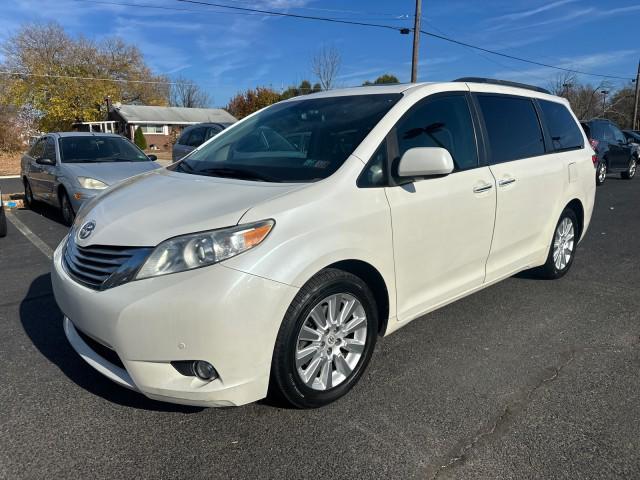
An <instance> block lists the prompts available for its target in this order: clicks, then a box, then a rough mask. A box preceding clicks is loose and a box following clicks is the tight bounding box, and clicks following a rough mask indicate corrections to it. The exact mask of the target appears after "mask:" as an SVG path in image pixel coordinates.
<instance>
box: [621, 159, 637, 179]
mask: <svg viewBox="0 0 640 480" xmlns="http://www.w3.org/2000/svg"><path fill="white" fill-rule="evenodd" d="M637 168H638V159H636V157H631V160H629V167H628V168H627V171H626V172H622V178H624V179H627V180H631V179H632V178H633V177H635V176H636V169H637Z"/></svg>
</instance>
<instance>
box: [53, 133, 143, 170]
mask: <svg viewBox="0 0 640 480" xmlns="http://www.w3.org/2000/svg"><path fill="white" fill-rule="evenodd" d="M59 144H60V159H61V160H62V162H63V163H95V162H149V161H151V160H149V157H147V156H146V155H145V154H144V152H143V151H142V150H140V149H139V148H138V147H136V146H135V145H134V144H133V143H131V142H130V141H129V140H126V139H124V138H122V137H104V136H102V137H101V136H89V135H87V136H77V137H62V138H60V140H59Z"/></svg>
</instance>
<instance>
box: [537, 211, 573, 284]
mask: <svg viewBox="0 0 640 480" xmlns="http://www.w3.org/2000/svg"><path fill="white" fill-rule="evenodd" d="M578 240H579V235H578V218H577V217H576V214H575V212H574V211H573V210H571V209H570V208H565V209H564V211H563V212H562V214H561V215H560V220H558V223H557V224H556V228H555V229H554V231H553V240H552V241H551V247H550V248H549V254H548V255H547V261H546V263H545V264H544V265H543V266H542V267H540V268H538V269H537V270H536V273H538V275H539V276H540V277H542V278H547V279H550V280H554V279H556V278H560V277H563V276H564V275H565V274H566V273H567V272H568V271H569V269H570V268H571V265H572V264H573V259H574V257H575V254H576V248H577V246H578Z"/></svg>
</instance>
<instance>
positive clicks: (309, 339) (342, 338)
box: [270, 268, 378, 408]
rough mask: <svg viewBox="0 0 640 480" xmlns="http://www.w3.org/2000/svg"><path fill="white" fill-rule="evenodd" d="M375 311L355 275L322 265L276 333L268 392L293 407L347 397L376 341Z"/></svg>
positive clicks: (308, 406)
mask: <svg viewBox="0 0 640 480" xmlns="http://www.w3.org/2000/svg"><path fill="white" fill-rule="evenodd" d="M377 335H378V312H377V308H376V301H375V299H374V297H373V294H372V293H371V290H370V289H369V287H368V286H367V284H366V283H365V282H364V281H362V279H360V278H359V277H357V276H355V275H353V274H351V273H348V272H345V271H342V270H337V269H332V268H329V269H326V270H323V271H321V272H320V273H318V274H317V275H316V276H315V277H313V278H312V279H311V280H309V282H307V283H306V284H305V285H304V286H303V287H302V288H301V289H300V291H299V292H298V294H297V295H296V297H295V299H294V300H293V302H292V303H291V305H290V307H289V309H288V310H287V313H286V314H285V318H284V320H283V322H282V325H281V327H280V331H279V332H278V337H277V340H276V345H275V349H274V353H273V361H272V366H271V392H270V393H272V394H276V395H279V396H280V397H281V398H283V399H284V400H285V401H286V402H288V403H289V404H291V405H293V406H294V407H297V408H317V407H321V406H324V405H327V404H329V403H331V402H333V401H335V400H337V399H338V398H340V397H342V396H344V395H346V393H347V392H348V391H349V390H351V389H352V388H353V386H354V385H355V384H356V383H357V382H358V380H359V379H360V377H361V376H362V374H363V373H364V371H365V369H366V367H367V365H368V364H369V360H370V359H371V355H372V354H373V350H374V347H375V344H376V340H377Z"/></svg>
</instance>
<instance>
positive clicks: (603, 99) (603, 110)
mask: <svg viewBox="0 0 640 480" xmlns="http://www.w3.org/2000/svg"><path fill="white" fill-rule="evenodd" d="M600 93H601V94H602V116H603V117H604V114H605V112H606V106H607V94H608V93H609V90H601V91H600Z"/></svg>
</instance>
